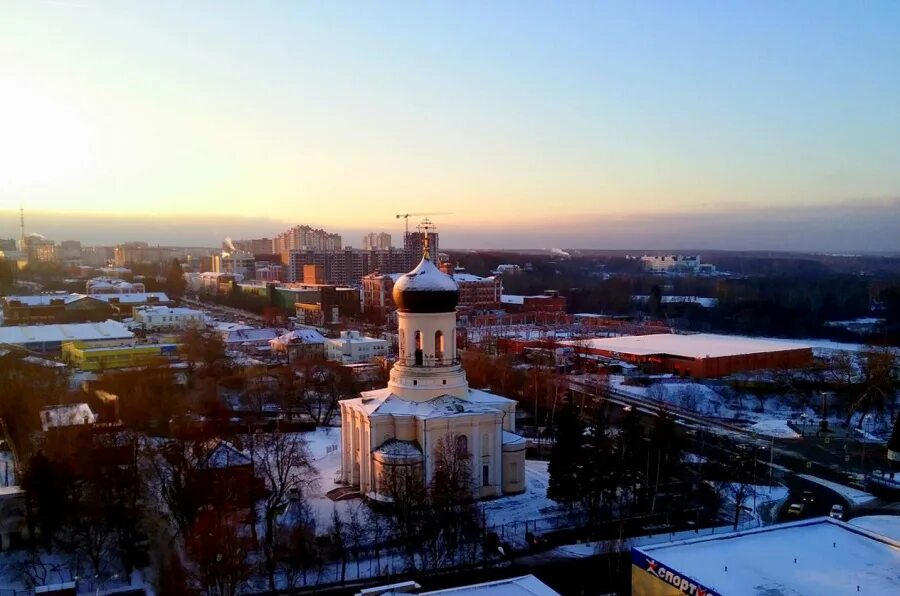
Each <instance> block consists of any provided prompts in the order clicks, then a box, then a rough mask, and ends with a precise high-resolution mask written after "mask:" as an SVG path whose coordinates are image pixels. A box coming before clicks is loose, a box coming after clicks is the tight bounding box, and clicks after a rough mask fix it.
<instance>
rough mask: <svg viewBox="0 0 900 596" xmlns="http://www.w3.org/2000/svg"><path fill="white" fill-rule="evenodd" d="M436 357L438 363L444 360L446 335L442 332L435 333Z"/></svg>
mask: <svg viewBox="0 0 900 596" xmlns="http://www.w3.org/2000/svg"><path fill="white" fill-rule="evenodd" d="M434 357H435V359H437V360H438V361H440V360H443V359H444V333H443V332H442V331H435V332H434Z"/></svg>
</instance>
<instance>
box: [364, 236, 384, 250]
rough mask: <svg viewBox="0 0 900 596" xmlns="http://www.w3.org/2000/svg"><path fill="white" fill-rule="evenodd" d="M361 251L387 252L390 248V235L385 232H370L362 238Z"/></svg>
mask: <svg viewBox="0 0 900 596" xmlns="http://www.w3.org/2000/svg"><path fill="white" fill-rule="evenodd" d="M362 247H363V250H387V249H389V248H390V247H391V235H390V234H388V233H385V232H371V233H369V234H366V235H365V236H363V243H362Z"/></svg>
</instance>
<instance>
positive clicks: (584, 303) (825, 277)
mask: <svg viewBox="0 0 900 596" xmlns="http://www.w3.org/2000/svg"><path fill="white" fill-rule="evenodd" d="M570 255H571V256H570V257H568V258H566V257H565V256H562V255H551V254H549V253H548V254H534V253H513V252H498V251H495V252H491V251H478V252H471V251H467V252H453V251H451V252H450V253H449V256H450V258H451V260H453V261H454V262H456V263H459V265H461V266H463V267H465V268H466V270H467V271H469V272H471V273H475V274H480V275H489V274H490V271H491V270H492V269H495V268H496V267H497V265H498V264H500V263H515V264H518V265H520V266H522V267H525V265H526V264H530V266H529V267H528V268H527V269H529V270H527V271H523V272H522V273H521V274H516V275H504V277H503V287H504V292H505V293H507V294H525V295H530V294H539V293H541V292H543V291H544V290H548V289H549V290H557V291H559V292H560V294H562V295H564V296H566V298H567V299H568V310H569V312H570V313H576V312H599V313H604V314H611V315H633V316H646V317H652V318H660V319H665V320H667V321H668V322H669V323H670V324H672V325H674V326H676V327H678V328H682V329H687V330H694V331H710V332H724V333H740V334H746V335H763V336H773V337H820V338H830V339H834V340H838V341H852V342H868V343H876V344H890V345H900V257H879V256H833V255H794V254H778V253H773V254H759V253H714V254H711V255H709V256H708V257H707V256H702V257H701V259H702V261H703V262H708V263H712V264H713V265H715V266H716V268H717V269H718V270H719V271H724V272H728V273H730V274H731V275H730V276H728V277H694V276H679V277H667V276H659V275H649V274H647V273H645V272H644V271H643V269H642V267H641V263H640V261H639V260H634V259H626V258H625V256H624V254H585V253H579V252H577V251H572V252H571V253H570ZM633 295H647V296H651V299H650V300H648V301H647V302H646V303H645V304H636V303H634V302H633V301H632V300H631V297H632V296H633ZM662 296H701V297H708V298H716V299H717V300H718V304H717V305H716V306H715V307H713V308H703V307H701V306H699V305H697V304H690V303H688V304H672V303H668V304H661V302H660V300H659V297H662ZM654 297H655V298H656V299H653V298H654ZM859 317H877V318H883V319H885V321H886V322H885V325H884V326H883V327H882V328H881V329H880V330H879V332H878V333H876V334H874V335H866V336H861V335H859V334H857V333H853V332H850V331H847V330H845V329H842V328H840V327H831V326H827V325H826V324H825V323H826V322H827V321H842V320H849V319H856V318H859Z"/></svg>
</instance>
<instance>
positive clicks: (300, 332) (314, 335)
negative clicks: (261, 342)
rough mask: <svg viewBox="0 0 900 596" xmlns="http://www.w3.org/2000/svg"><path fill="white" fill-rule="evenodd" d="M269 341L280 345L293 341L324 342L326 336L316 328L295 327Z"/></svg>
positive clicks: (302, 342)
mask: <svg viewBox="0 0 900 596" xmlns="http://www.w3.org/2000/svg"><path fill="white" fill-rule="evenodd" d="M269 343H270V344H271V343H276V344H280V345H286V344H291V343H300V344H323V343H325V336H324V335H322V334H321V333H319V332H318V331H316V330H315V329H294V330H293V331H288V332H287V333H285V334H283V335H279V336H278V337H276V338H275V339H272V340H270V341H269Z"/></svg>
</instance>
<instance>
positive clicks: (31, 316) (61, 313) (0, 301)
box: [0, 292, 114, 325]
mask: <svg viewBox="0 0 900 596" xmlns="http://www.w3.org/2000/svg"><path fill="white" fill-rule="evenodd" d="M0 310H2V311H3V322H4V324H6V325H36V324H40V323H86V322H89V321H105V320H106V319H109V318H111V317H112V316H113V314H114V313H113V308H112V306H110V305H109V304H108V303H106V302H104V301H102V300H98V299H97V298H95V297H93V296H85V295H84V294H68V293H65V292H58V293H53V294H35V295H31V296H6V297H4V298H0Z"/></svg>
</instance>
